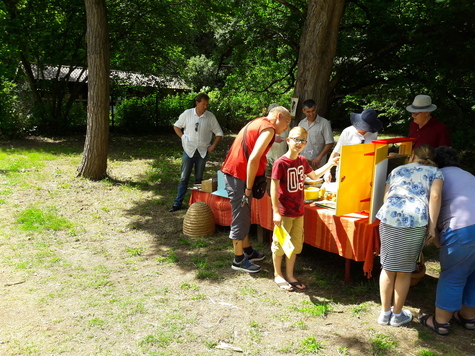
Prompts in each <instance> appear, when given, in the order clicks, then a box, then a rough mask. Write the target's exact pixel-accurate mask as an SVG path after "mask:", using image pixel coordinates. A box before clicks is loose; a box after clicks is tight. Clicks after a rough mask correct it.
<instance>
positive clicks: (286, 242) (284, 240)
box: [274, 225, 294, 258]
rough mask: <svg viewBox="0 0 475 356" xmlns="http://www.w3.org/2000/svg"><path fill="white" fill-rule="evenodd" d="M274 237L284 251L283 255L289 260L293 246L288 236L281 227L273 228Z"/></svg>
mask: <svg viewBox="0 0 475 356" xmlns="http://www.w3.org/2000/svg"><path fill="white" fill-rule="evenodd" d="M274 236H275V237H276V238H277V241H278V242H279V244H280V246H282V249H283V250H284V253H285V255H286V256H287V257H288V258H290V257H291V256H292V253H293V252H294V244H293V243H292V241H290V235H289V233H288V232H287V230H285V229H284V227H283V226H277V225H276V226H275V227H274Z"/></svg>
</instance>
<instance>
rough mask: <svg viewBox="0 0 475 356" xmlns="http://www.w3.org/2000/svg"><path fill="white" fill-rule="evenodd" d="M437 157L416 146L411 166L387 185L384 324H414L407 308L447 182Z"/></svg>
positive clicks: (380, 320) (391, 177)
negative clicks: (407, 298)
mask: <svg viewBox="0 0 475 356" xmlns="http://www.w3.org/2000/svg"><path fill="white" fill-rule="evenodd" d="M433 157H434V150H433V148H432V147H430V146H429V145H421V146H418V147H416V148H415V149H414V151H413V154H412V155H411V157H410V159H409V164H406V165H403V166H400V167H397V168H395V169H394V170H393V171H392V172H391V174H390V175H389V177H388V179H387V181H386V193H385V195H384V204H383V206H382V207H381V209H380V210H379V211H378V214H377V215H376V217H377V218H378V219H379V220H380V221H381V222H380V225H379V232H380V236H381V265H382V271H381V275H380V279H379V289H380V295H381V313H380V315H379V318H378V323H380V324H382V325H387V324H390V325H392V326H400V325H403V324H406V323H409V322H410V321H411V320H412V314H411V312H410V311H409V310H406V309H405V310H402V307H403V305H404V302H405V301H406V296H407V293H408V292H409V287H410V284H411V272H412V271H414V269H415V267H416V262H417V259H418V257H419V255H420V253H421V251H422V246H423V245H424V241H425V237H426V236H427V234H429V236H435V235H436V225H437V217H438V215H439V211H440V204H441V191H442V186H443V182H444V177H443V175H442V172H441V171H440V170H439V169H438V168H437V167H436V164H435V163H434V162H433ZM393 297H394V306H393V307H392V308H391V302H392V299H393Z"/></svg>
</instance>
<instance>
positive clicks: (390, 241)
mask: <svg viewBox="0 0 475 356" xmlns="http://www.w3.org/2000/svg"><path fill="white" fill-rule="evenodd" d="M426 233H427V226H421V227H394V226H391V225H386V224H383V223H381V224H379V235H380V237H381V254H380V255H381V265H382V267H383V269H384V270H386V271H391V272H412V271H414V270H415V268H416V262H417V260H418V258H419V255H420V253H421V251H422V247H423V245H424V239H425V236H426Z"/></svg>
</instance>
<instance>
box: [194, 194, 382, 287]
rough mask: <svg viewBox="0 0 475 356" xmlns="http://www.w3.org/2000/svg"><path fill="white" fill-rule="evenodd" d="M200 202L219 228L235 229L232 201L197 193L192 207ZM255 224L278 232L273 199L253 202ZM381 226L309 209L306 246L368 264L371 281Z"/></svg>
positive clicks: (360, 217) (362, 218) (365, 219)
mask: <svg viewBox="0 0 475 356" xmlns="http://www.w3.org/2000/svg"><path fill="white" fill-rule="evenodd" d="M198 201H201V202H205V203H206V204H208V205H209V207H210V208H211V210H212V211H213V214H214V219H215V222H216V224H217V225H222V226H229V225H231V220H232V216H231V205H230V204H229V199H228V198H224V197H221V196H218V195H214V194H210V193H205V192H201V191H198V190H194V191H192V193H191V197H190V204H193V203H195V202H198ZM251 223H252V224H258V225H260V226H262V227H263V228H266V229H268V230H273V229H274V224H273V222H272V209H271V200H270V196H269V195H267V194H266V195H265V196H264V198H262V199H260V200H257V199H253V200H252V205H251ZM378 226H379V221H378V220H376V221H375V222H373V223H372V224H370V223H369V222H368V216H367V215H364V214H356V213H355V214H348V215H343V216H335V211H334V210H333V209H325V208H319V207H316V206H312V205H311V204H306V205H305V215H304V234H305V243H307V244H309V245H312V246H314V247H317V248H319V249H322V250H325V251H328V252H333V253H336V254H338V255H340V256H342V257H344V258H347V259H351V260H354V261H362V262H363V261H364V264H363V271H364V273H365V274H366V276H367V277H368V278H369V277H371V272H372V270H373V260H374V254H375V253H379V249H380V240H379V229H378Z"/></svg>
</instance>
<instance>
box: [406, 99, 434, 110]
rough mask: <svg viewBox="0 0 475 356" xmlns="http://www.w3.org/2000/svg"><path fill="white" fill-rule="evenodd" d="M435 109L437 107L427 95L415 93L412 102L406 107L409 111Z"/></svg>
mask: <svg viewBox="0 0 475 356" xmlns="http://www.w3.org/2000/svg"><path fill="white" fill-rule="evenodd" d="M435 109H437V106H436V105H434V104H432V99H431V98H430V96H429V95H417V96H416V97H415V98H414V101H413V102H412V104H411V105H409V106H408V107H407V108H406V110H407V111H409V112H432V111H434V110H435Z"/></svg>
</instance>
